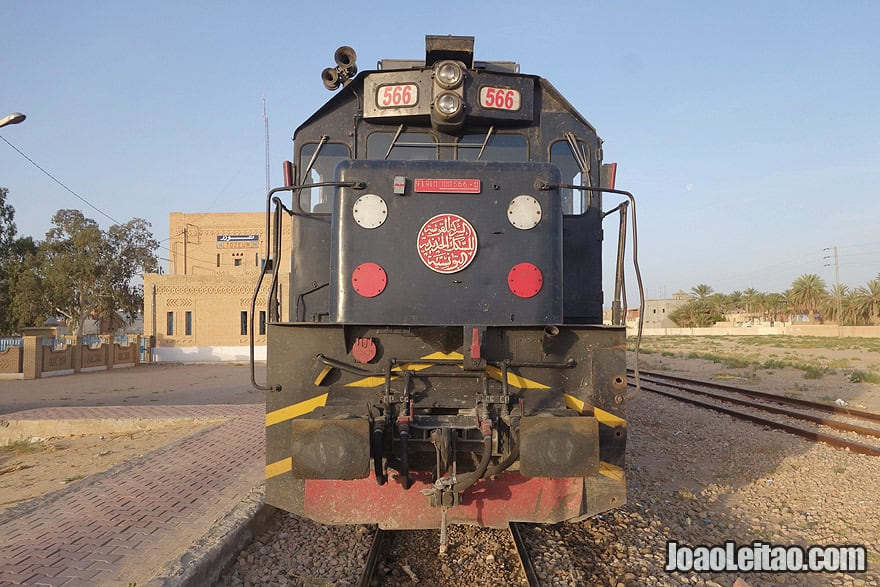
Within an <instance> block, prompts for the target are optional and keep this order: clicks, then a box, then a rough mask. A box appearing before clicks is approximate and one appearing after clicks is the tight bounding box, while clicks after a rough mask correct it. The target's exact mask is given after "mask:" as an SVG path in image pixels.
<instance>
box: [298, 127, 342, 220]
mask: <svg viewBox="0 0 880 587" xmlns="http://www.w3.org/2000/svg"><path fill="white" fill-rule="evenodd" d="M319 146H320V149H319ZM316 150H317V151H318V156H317V157H316V158H315V161H314V163H312V167H311V169H308V170H307V169H306V168H307V167H308V166H309V161H311V160H312V157H314V155H315V151H316ZM349 159H351V153H350V152H349V150H348V145H343V144H341V143H324V144H323V145H320V144H319V143H309V144H307V145H303V147H302V149H300V151H299V169H300V170H301V171H300V173H303V174H305V175H304V176H303V177H300V179H299V181H300V183H303V184H311V183H322V182H326V181H333V180H334V177H333V172H334V171H335V170H336V166H337V165H339V163H341V162H342V161H348V160H349ZM334 190H335V188H334V187H333V186H324V187H317V188H303V189H302V190H301V191H300V193H299V207H300V208H301V209H302V211H303V212H308V213H312V214H329V213H330V212H332V208H333V192H334Z"/></svg>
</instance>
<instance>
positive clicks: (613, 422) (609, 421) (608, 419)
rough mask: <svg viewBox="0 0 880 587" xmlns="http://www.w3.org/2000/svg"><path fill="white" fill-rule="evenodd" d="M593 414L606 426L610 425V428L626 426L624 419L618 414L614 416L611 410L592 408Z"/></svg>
mask: <svg viewBox="0 0 880 587" xmlns="http://www.w3.org/2000/svg"><path fill="white" fill-rule="evenodd" d="M593 412H594V414H593V415H594V416H596V419H597V420H599V422H601V423H602V424H605V425H606V426H610V427H612V428H626V420H624V419H623V418H621V417H619V416H615V415H614V414H612V413H611V412H606V411H605V410H600V409H599V408H596V407H594V408H593Z"/></svg>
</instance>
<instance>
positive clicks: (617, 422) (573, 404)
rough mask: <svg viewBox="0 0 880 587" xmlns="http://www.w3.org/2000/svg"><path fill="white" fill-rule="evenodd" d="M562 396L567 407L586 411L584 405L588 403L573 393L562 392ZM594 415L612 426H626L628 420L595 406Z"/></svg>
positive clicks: (577, 410)
mask: <svg viewBox="0 0 880 587" xmlns="http://www.w3.org/2000/svg"><path fill="white" fill-rule="evenodd" d="M562 397H563V399H564V400H565V405H566V407H569V408H571V409H572V410H574V411H576V412H579V413H583V412H584V407H586V405H587V404H586V403H585V402H584V401H583V400H580V399H578V398H576V397H574V396H573V395H568V394H567V393H564V394H562ZM593 415H594V416H595V418H596V419H597V420H599V422H601V423H602V424H605V425H606V426H609V427H611V428H626V420H624V419H623V418H621V417H619V416H615V415H614V414H612V413H611V412H606V411H605V410H600V409H599V408H597V407H593Z"/></svg>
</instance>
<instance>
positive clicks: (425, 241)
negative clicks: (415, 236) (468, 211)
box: [418, 214, 477, 273]
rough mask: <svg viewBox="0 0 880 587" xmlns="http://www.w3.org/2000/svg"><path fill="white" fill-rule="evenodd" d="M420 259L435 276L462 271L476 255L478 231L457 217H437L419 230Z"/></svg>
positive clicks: (452, 215) (441, 215)
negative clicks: (434, 272) (436, 274)
mask: <svg viewBox="0 0 880 587" xmlns="http://www.w3.org/2000/svg"><path fill="white" fill-rule="evenodd" d="M418 249H419V257H421V259H422V262H423V263H424V264H425V265H427V266H428V268H429V269H431V270H433V271H436V272H437V273H456V272H458V271H461V270H462V269H464V268H465V267H467V266H468V265H470V263H471V261H473V260H474V257H476V256H477V231H476V230H474V227H473V226H471V223H470V222H468V221H467V220H465V219H464V218H462V217H461V216H458V215H456V214H438V215H437V216H434V217H433V218H431V219H430V220H428V221H427V222H425V224H424V225H422V229H421V230H419V242H418Z"/></svg>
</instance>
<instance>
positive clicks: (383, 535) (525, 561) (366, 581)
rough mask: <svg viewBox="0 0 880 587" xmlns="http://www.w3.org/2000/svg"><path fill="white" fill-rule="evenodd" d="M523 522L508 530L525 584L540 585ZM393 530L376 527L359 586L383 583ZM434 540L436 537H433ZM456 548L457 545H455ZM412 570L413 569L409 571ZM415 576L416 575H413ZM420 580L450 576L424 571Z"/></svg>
mask: <svg viewBox="0 0 880 587" xmlns="http://www.w3.org/2000/svg"><path fill="white" fill-rule="evenodd" d="M520 526H521V524H517V523H511V524H510V526H509V528H508V530H509V532H510V540H511V541H512V543H513V544H514V546H515V549H516V555H517V558H518V560H519V564H520V567H521V569H522V574H523V578H524V579H525V582H526V583H525V584H527V585H529V587H538V586H539V585H540V583H539V581H538V575H537V574H536V573H535V568H534V566H533V565H532V560H531V558H530V557H529V553H528V549H527V548H526V543H525V541H524V540H523V538H522V535H521V533H520ZM393 534H394V533H393V532H392V531H389V530H382V529H378V528H377V529H376V532H375V534H374V535H373V541H372V544H371V546H370V551H369V554H368V555H367V561H366V564H365V565H364V570H363V573H362V574H361V576H360V580H359V581H358V586H359V587H371V586H373V585H379V584H381V583H382V581H381V579H380V578H379V571H380V567H381V565H380V562H381V561H382V560H383V559H384V557H385V555H386V549H387V548H388V546H389V544H390V542H391V540H392V536H393ZM432 540H435V538H433V537H432ZM452 548H453V549H454V548H455V546H454V545H453V546H452ZM432 554H433V556H438V555H437V554H436V551H435V552H434V553H432ZM432 554H429V553H424V554H423V556H432ZM408 572H412V570H410V571H408ZM413 576H414V575H413ZM417 580H418V582H420V583H425V584H431V585H433V584H442V583H448V582H449V578H448V577H443V576H438V577H430V576H427V577H426V576H424V571H422V572H421V573H420V574H419V576H418V579H417Z"/></svg>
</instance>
